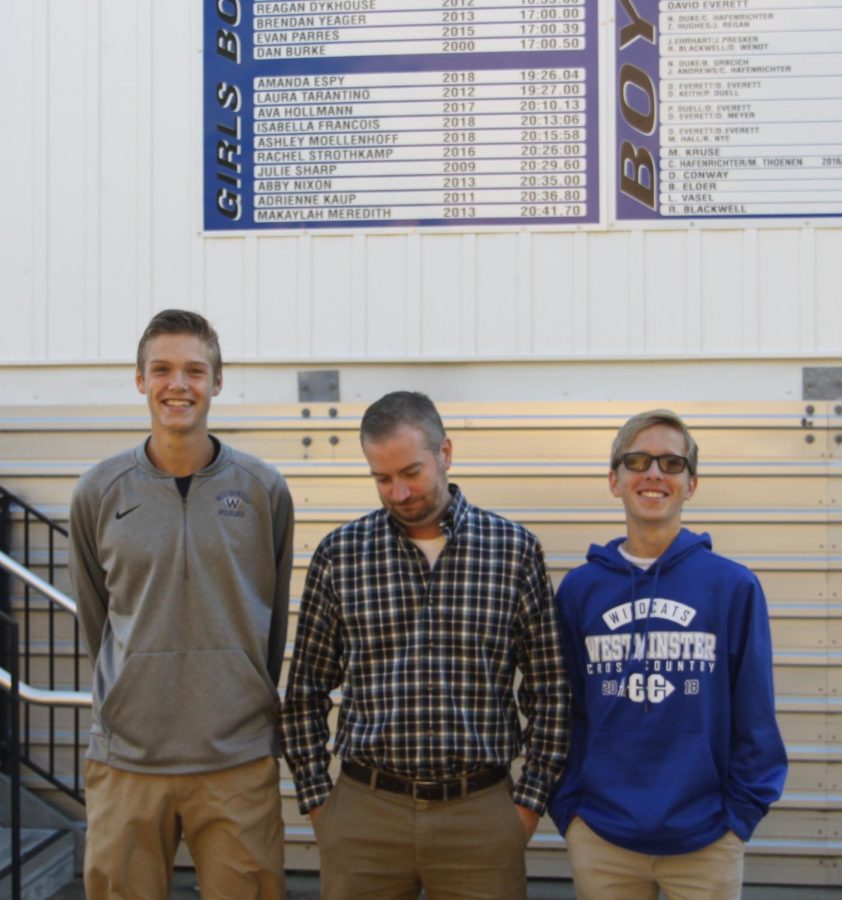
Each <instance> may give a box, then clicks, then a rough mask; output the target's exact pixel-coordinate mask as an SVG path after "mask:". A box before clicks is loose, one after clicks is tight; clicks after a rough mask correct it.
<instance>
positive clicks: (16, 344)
mask: <svg viewBox="0 0 842 900" xmlns="http://www.w3.org/2000/svg"><path fill="white" fill-rule="evenodd" d="M610 8H611V5H610V4H605V5H604V6H603V9H610ZM4 18H5V20H6V28H5V33H6V36H7V38H6V40H5V42H4V51H3V53H2V54H0V79H2V83H3V84H4V85H5V86H6V87H5V89H4V124H5V125H6V128H5V129H4V132H5V136H4V140H3V142H2V151H0V152H1V153H2V157H0V158H2V163H3V164H2V167H0V179H2V197H3V205H4V215H3V216H2V217H0V271H2V272H3V285H2V294H1V295H0V321H2V327H0V388H2V386H3V380H2V379H3V373H4V370H5V372H6V374H7V375H8V372H9V371H10V369H9V367H10V366H11V364H13V363H22V364H24V365H26V366H27V367H31V366H32V364H33V363H34V364H36V365H42V364H43V365H49V366H51V367H52V366H55V365H59V366H61V365H63V364H68V365H72V366H73V367H74V368H73V371H76V367H78V365H79V364H89V365H94V366H96V365H99V364H101V363H102V362H103V361H109V362H122V363H125V362H127V361H129V360H130V359H131V358H132V354H133V352H134V346H135V342H136V339H137V335H138V333H139V331H140V329H141V328H142V326H143V325H144V324H145V323H146V321H147V320H148V319H149V317H150V316H151V315H152V314H153V313H154V312H155V311H156V310H158V309H161V308H163V307H166V306H190V307H193V308H198V309H201V310H203V311H204V312H205V313H206V314H207V315H208V316H209V317H210V318H211V319H212V320H213V321H214V323H215V324H216V325H217V327H218V328H219V330H220V333H221V336H222V341H223V349H224V351H225V354H226V356H227V358H228V359H230V360H235V361H240V362H243V363H250V362H255V361H260V362H266V363H279V364H308V363H325V362H328V363H333V364H337V365H339V364H355V363H366V364H378V363H381V362H386V361H391V362H396V361H397V362H405V361H413V362H419V363H425V364H434V363H441V362H443V361H449V362H457V363H461V362H492V363H494V362H498V361H515V362H518V361H523V362H526V361H529V362H534V361H536V360H542V361H552V360H562V361H570V362H574V363H575V362H576V361H579V360H583V359H590V360H593V359H605V360H613V361H616V360H626V361H637V362H644V361H645V362H647V363H648V366H649V369H657V368H658V367H659V366H662V365H663V364H664V363H666V362H667V361H669V360H688V359H703V360H722V361H728V360H732V361H733V360H741V361H745V362H746V363H747V364H748V363H749V362H753V361H758V362H759V361H760V360H770V359H771V360H779V361H780V360H784V361H785V362H786V364H787V365H788V366H790V367H793V369H798V368H799V367H800V366H801V365H803V364H811V363H812V362H813V361H816V360H818V361H819V362H820V363H825V362H828V361H831V362H832V361H833V360H834V358H835V357H838V355H839V353H840V349H842V302H840V288H839V285H840V284H842V228H840V227H839V223H838V221H837V222H836V223H833V222H828V220H824V221H822V220H817V222H815V223H812V224H811V223H809V222H806V221H801V220H793V221H790V222H778V223H775V224H772V225H768V224H767V225H763V227H745V228H744V227H735V226H733V225H732V226H731V227H722V226H720V227H679V228H673V227H670V228H658V227H650V228H648V229H637V228H632V229H629V228H611V227H607V228H604V229H592V230H588V229H580V230H576V231H551V230H532V231H530V230H517V229H510V230H506V231H497V232H471V233H467V232H459V231H454V230H442V229H440V230H438V231H436V232H429V231H428V232H424V233H419V232H417V231H407V230H403V231H400V232H392V233H383V232H382V231H375V230H371V231H369V232H360V231H356V232H355V233H353V234H349V233H341V232H340V233H334V234H326V233H324V232H318V233H301V232H297V233H293V234H290V233H283V234H279V235H278V236H273V235H271V234H270V235H267V234H266V233H265V232H264V233H262V234H260V235H248V236H244V237H240V236H237V237H213V238H206V237H205V236H204V235H203V234H202V231H201V221H202V209H201V205H202V168H201V140H202V121H201V116H202V110H201V81H202V52H201V18H202V4H201V2H200V0H181V2H178V3H173V2H164V0H86V2H85V3H82V4H76V3H67V2H64V0H30V2H26V3H9V4H7V5H6V9H5V16H4ZM603 68H604V71H603V73H602V78H601V80H602V82H603V83H605V82H606V80H610V78H611V73H610V69H609V67H608V66H604V67H603ZM607 106H608V104H607V103H603V107H604V108H605V107H607ZM604 111H605V110H604ZM609 118H610V117H609V116H608V115H607V114H606V115H605V122H604V125H605V126H606V129H607V128H608V126H609V124H610V123H609ZM609 135H610V132H609ZM737 224H739V223H737ZM749 224H755V225H756V224H757V223H749ZM638 371H640V369H638ZM495 373H496V374H495ZM644 374H645V373H644ZM489 377H490V378H492V379H493V378H495V377H496V378H497V379H498V380H499V381H500V382H501V383H502V382H504V381H505V375H504V373H503V371H502V370H498V369H495V368H494V367H492V368H491V369H490V370H489ZM543 377H544V376H543V375H542V374H541V373H540V370H535V376H534V379H532V382H533V383H534V384H535V386H536V390H537V391H539V392H540V386H541V384H542V382H543ZM764 379H765V375H764V373H763V369H762V367H760V368H757V369H754V368H753V367H752V366H749V365H746V367H745V378H744V380H743V384H742V389H743V391H744V395H745V397H746V398H747V399H750V398H751V397H752V396H754V395H755V392H757V391H760V390H761V388H760V385H761V384H762V382H763V381H764ZM688 381H689V379H688ZM46 382H47V383H46V386H45V387H44V388H42V389H41V391H40V393H39V394H38V400H39V402H49V401H51V400H52V401H55V402H66V400H67V399H68V398H67V397H65V396H63V395H62V391H63V390H66V383H65V385H64V386H63V385H62V379H46ZM72 383H74V384H77V385H78V382H72ZM672 383H673V384H674V381H673V382H672ZM529 384H530V379H529V378H526V379H525V381H524V383H523V385H522V387H521V388H520V390H521V391H523V390H526V391H527V396H528V390H529ZM641 393H642V394H647V393H648V394H650V395H651V391H647V390H644V391H642V392H641ZM570 398H571V399H575V398H576V396H575V395H571V397H570ZM109 399H112V400H113V399H114V398H109ZM228 399H229V400H231V399H233V398H231V397H229V398H228ZM274 399H275V400H279V399H295V397H294V396H289V397H287V396H284V397H275V398H274Z"/></svg>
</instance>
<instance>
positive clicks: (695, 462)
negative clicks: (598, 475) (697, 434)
mask: <svg viewBox="0 0 842 900" xmlns="http://www.w3.org/2000/svg"><path fill="white" fill-rule="evenodd" d="M653 425H666V426H667V427H668V428H673V429H674V430H675V431H677V432H679V433H680V434H682V435H683V436H684V443H685V446H686V451H685V452H686V455H687V468H688V469H689V470H690V474H691V475H695V474H696V469H697V468H698V466H699V448H698V446H697V445H696V442H695V440H693V435H692V434H690V429H689V428H688V427H687V426H686V425H685V424H684V422H683V421H682V420H681V418H680V417H679V416H677V415H676V414H675V413H674V412H673V411H672V410H671V409H650V410H647V411H646V412H642V413H638V414H637V415H636V416H632V417H631V418H630V419H629V420H628V422H626V423H625V425H623V426H621V428H620V430H619V431H618V432H617V436H616V437H615V438H614V443H613V444H612V445H611V469H612V470H614V471H616V470H617V469H618V468H619V466H620V463H621V462H622V459H621V457H622V455H623V454H624V453H625V452H626V451H627V450H628V449H629V447H631V445H632V444H633V443H634V439H635V438H636V437H637V436H638V435H639V434H640V432H641V431H645V430H646V429H647V428H651V427H652V426H653Z"/></svg>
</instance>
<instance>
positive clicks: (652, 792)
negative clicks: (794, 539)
mask: <svg viewBox="0 0 842 900" xmlns="http://www.w3.org/2000/svg"><path fill="white" fill-rule="evenodd" d="M697 461H698V448H697V446H696V443H695V441H694V440H693V438H692V436H691V435H690V433H689V431H688V430H687V427H686V426H685V424H684V423H683V422H682V421H681V419H679V418H678V416H676V415H675V414H674V413H672V412H670V411H668V410H652V411H650V412H645V413H641V414H639V415H637V416H634V417H633V418H631V419H630V420H629V421H628V422H626V424H625V425H624V426H623V427H622V428H621V429H620V431H619V432H618V434H617V437H616V438H615V440H614V444H613V447H612V450H611V471H610V473H609V475H608V483H609V487H610V489H611V493H612V494H613V495H614V496H615V497H619V498H620V499H621V500H622V501H623V506H624V508H625V515H626V528H627V534H626V536H625V537H621V538H617V539H616V540H614V541H611V542H610V543H609V544H607V545H606V546H605V547H599V546H596V545H592V546H591V548H590V550H589V551H588V561H587V563H586V564H585V565H583V566H580V567H579V568H577V569H574V570H573V571H572V572H570V573H569V574H568V575H567V576H566V577H565V579H564V581H563V582H562V584H561V587H560V588H559V591H558V595H557V601H558V605H559V609H560V614H561V620H562V634H563V639H564V641H565V645H566V653H567V665H568V671H569V675H570V683H571V689H572V695H573V716H572V738H571V745H570V755H569V758H568V764H567V769H566V770H565V773H564V776H563V778H562V780H561V783H560V785H559V787H558V789H557V791H556V793H555V796H554V798H553V800H552V802H551V805H550V813H551V815H552V817H553V819H554V821H555V823H556V825H557V826H558V828H559V830H560V831H561V833H562V834H563V835H564V837H565V841H566V843H567V847H568V850H569V853H570V861H571V867H572V870H573V878H574V881H575V886H576V896H577V897H578V898H579V900H655V898H656V897H657V896H658V890H659V889H660V890H662V891H663V892H664V895H665V896H666V897H667V900H679V898H680V900H732V898H733V900H738V898H739V896H740V888H741V884H742V871H743V848H744V842H745V841H747V840H748V839H749V837H750V836H751V833H752V831H753V830H754V828H755V826H756V825H757V823H758V822H759V821H760V819H761V818H762V817H763V815H764V814H765V813H766V811H767V809H768V807H769V804H770V803H772V802H773V801H775V800H777V799H778V797H780V794H781V790H782V789H783V783H784V779H785V776H786V769H787V762H786V754H785V751H784V746H783V743H782V741H781V736H780V733H779V731H778V727H777V724H776V722H775V709H774V692H773V687H772V648H771V640H770V634H769V620H768V613H767V610H766V602H765V599H764V596H763V591H762V589H761V587H760V584H759V583H758V581H757V578H756V577H755V576H754V575H753V574H752V573H751V572H750V571H749V570H748V569H746V568H744V567H743V566H741V565H739V564H737V563H735V562H732V561H730V560H727V559H725V558H723V557H721V556H718V555H717V554H715V553H713V552H712V550H711V540H710V537H709V536H708V535H707V534H694V533H693V532H691V531H688V530H687V529H685V528H682V527H681V512H682V508H683V506H684V503H685V502H686V501H687V500H690V499H691V498H692V496H693V493H694V492H695V490H696V483H697V475H696V467H697Z"/></svg>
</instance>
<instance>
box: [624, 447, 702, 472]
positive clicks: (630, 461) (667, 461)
mask: <svg viewBox="0 0 842 900" xmlns="http://www.w3.org/2000/svg"><path fill="white" fill-rule="evenodd" d="M653 459H654V460H655V462H657V463H658V468H659V469H660V470H661V471H662V472H663V473H664V475H680V474H681V473H682V472H683V471H684V470H685V469H689V468H690V460H688V459H687V457H686V456H677V455H676V454H675V453H663V454H661V455H660V456H653V455H652V454H651V453H643V452H641V451H638V452H635V453H624V454H623V455H622V456H621V457H620V462H621V463H622V464H623V465H624V466H625V467H626V468H627V469H628V470H629V472H648V471H649V467H650V466H651V465H652V460H653ZM691 474H692V472H691Z"/></svg>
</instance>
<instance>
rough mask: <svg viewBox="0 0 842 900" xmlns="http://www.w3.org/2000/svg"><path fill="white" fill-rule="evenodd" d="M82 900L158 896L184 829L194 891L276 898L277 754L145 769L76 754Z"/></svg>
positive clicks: (222, 898)
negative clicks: (225, 764) (187, 770)
mask: <svg viewBox="0 0 842 900" xmlns="http://www.w3.org/2000/svg"><path fill="white" fill-rule="evenodd" d="M85 788H86V803H87V811H88V832H87V839H86V843H85V894H86V897H87V900H105V898H111V900H114V898H121V900H122V898H126V900H128V898H131V900H166V898H167V897H168V896H169V890H170V881H171V876H172V866H173V860H174V859H175V852H176V849H177V847H178V841H179V837H180V835H181V834H182V832H183V833H184V837H185V840H186V841H187V846H188V847H189V848H190V853H191V854H192V856H193V860H194V862H195V863H196V873H197V876H198V881H199V886H200V887H201V890H202V896H203V897H206V898H214V900H251V898H254V900H258V898H259V900H283V898H284V896H285V891H284V835H283V822H282V821H281V806H280V792H279V790H278V763H277V760H275V759H273V758H272V757H268V756H267V757H264V758H263V759H258V760H255V761H254V762H250V763H246V764H245V765H242V766H234V767H233V768H230V769H222V770H220V771H217V772H200V773H194V774H190V775H147V774H138V773H136V772H126V771H123V770H121V769H115V768H113V767H112V766H107V765H104V764H102V763H98V762H92V761H90V760H88V761H86V762H85Z"/></svg>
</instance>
